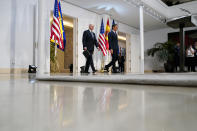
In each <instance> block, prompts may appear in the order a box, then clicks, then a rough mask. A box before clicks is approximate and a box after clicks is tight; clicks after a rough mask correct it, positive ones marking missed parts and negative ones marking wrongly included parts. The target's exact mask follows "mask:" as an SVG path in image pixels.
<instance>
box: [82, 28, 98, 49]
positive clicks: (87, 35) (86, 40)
mask: <svg viewBox="0 0 197 131" xmlns="http://www.w3.org/2000/svg"><path fill="white" fill-rule="evenodd" d="M93 35H94V37H92V34H91V32H90V30H86V31H84V32H83V38H82V42H83V48H84V47H87V50H88V51H90V52H93V51H94V45H95V46H96V47H98V42H97V40H96V35H95V33H93Z"/></svg>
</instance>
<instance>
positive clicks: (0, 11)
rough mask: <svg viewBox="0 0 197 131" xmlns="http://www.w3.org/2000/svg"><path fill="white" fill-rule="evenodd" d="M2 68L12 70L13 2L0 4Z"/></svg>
mask: <svg viewBox="0 0 197 131" xmlns="http://www.w3.org/2000/svg"><path fill="white" fill-rule="evenodd" d="M0 16H1V20H0V36H1V40H0V52H1V54H0V68H10V39H11V37H10V36H11V29H10V25H11V0H6V1H5V0H3V1H1V2H0Z"/></svg>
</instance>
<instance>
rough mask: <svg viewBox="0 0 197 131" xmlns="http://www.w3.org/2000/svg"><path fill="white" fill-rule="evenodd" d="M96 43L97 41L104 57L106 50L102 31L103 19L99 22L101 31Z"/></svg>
mask: <svg viewBox="0 0 197 131" xmlns="http://www.w3.org/2000/svg"><path fill="white" fill-rule="evenodd" d="M98 41H99V48H100V49H101V51H102V52H103V55H104V56H106V55H107V50H106V46H105V31H104V24H103V19H102V22H101V29H100V34H99V38H98Z"/></svg>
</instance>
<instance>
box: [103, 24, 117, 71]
mask: <svg viewBox="0 0 197 131" xmlns="http://www.w3.org/2000/svg"><path fill="white" fill-rule="evenodd" d="M117 30H118V25H117V24H114V25H112V31H111V32H110V33H109V34H108V39H109V49H110V51H111V54H112V61H111V62H110V63H109V64H108V65H106V66H105V69H104V70H106V71H107V72H109V67H111V66H112V72H113V73H117V70H116V66H115V64H116V61H117V60H118V54H119V46H118V35H117Z"/></svg>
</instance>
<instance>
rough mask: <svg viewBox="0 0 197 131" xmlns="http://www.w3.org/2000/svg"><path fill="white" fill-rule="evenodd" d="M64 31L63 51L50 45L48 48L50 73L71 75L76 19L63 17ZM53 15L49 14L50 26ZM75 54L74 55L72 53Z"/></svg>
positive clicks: (73, 70)
mask: <svg viewBox="0 0 197 131" xmlns="http://www.w3.org/2000/svg"><path fill="white" fill-rule="evenodd" d="M62 17H63V24H64V31H65V35H66V45H65V49H64V51H63V50H60V49H58V48H55V46H54V45H53V44H51V48H50V55H51V57H50V58H51V59H50V72H51V73H73V72H76V71H75V69H76V68H75V67H76V64H77V63H76V62H75V61H76V59H77V58H76V57H75V56H76V55H77V54H76V51H75V50H76V48H77V46H75V45H77V42H76V28H77V26H76V25H77V19H75V18H73V17H69V16H66V15H63V16H62ZM52 18H53V13H51V24H52ZM74 52H75V53H74Z"/></svg>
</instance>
